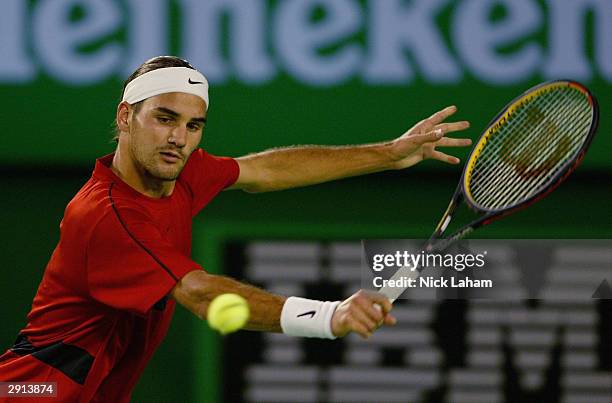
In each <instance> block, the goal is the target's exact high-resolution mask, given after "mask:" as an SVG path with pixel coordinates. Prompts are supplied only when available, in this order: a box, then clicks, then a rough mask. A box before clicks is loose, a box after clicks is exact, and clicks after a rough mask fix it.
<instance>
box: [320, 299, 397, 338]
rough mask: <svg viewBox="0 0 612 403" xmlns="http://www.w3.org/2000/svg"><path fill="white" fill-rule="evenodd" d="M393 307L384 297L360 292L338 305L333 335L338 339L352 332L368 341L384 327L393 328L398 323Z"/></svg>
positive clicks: (334, 317) (333, 317) (333, 322)
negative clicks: (377, 330)
mask: <svg viewBox="0 0 612 403" xmlns="http://www.w3.org/2000/svg"><path fill="white" fill-rule="evenodd" d="M392 308H393V306H392V305H391V302H389V300H388V299H387V297H385V296H384V295H382V294H380V293H378V292H374V291H366V290H359V291H357V292H356V293H355V294H353V295H351V296H350V297H349V298H347V299H345V300H344V301H342V303H340V305H338V307H337V308H336V311H335V312H334V315H333V316H332V323H331V326H332V333H333V334H334V336H336V337H343V336H346V335H347V334H348V333H350V332H355V333H357V334H359V335H360V336H361V337H363V338H364V339H368V338H369V337H370V336H372V334H373V333H374V331H376V329H378V328H379V327H380V326H382V325H387V326H393V325H395V323H396V322H397V320H396V319H395V317H393V316H392V315H391V314H390V312H391V309H392Z"/></svg>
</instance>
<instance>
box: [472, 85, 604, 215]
mask: <svg viewBox="0 0 612 403" xmlns="http://www.w3.org/2000/svg"><path fill="white" fill-rule="evenodd" d="M591 119H592V109H591V106H590V103H589V101H588V99H587V98H586V96H585V95H584V94H583V93H582V92H581V91H580V90H578V89H575V88H573V87H567V86H558V87H553V88H551V89H548V90H545V91H543V93H540V94H538V95H537V96H534V97H532V98H529V99H527V100H525V101H523V104H522V105H520V106H519V107H518V108H516V109H515V110H514V111H513V112H512V113H511V114H510V115H509V117H508V118H507V120H506V121H505V122H502V123H501V124H500V125H499V127H497V128H496V129H494V130H495V131H494V132H492V133H491V134H490V135H489V138H488V141H487V142H486V143H485V144H484V145H483V146H482V147H481V150H480V153H479V154H478V155H477V156H476V160H475V164H474V166H473V167H472V169H471V173H470V172H468V174H469V176H468V180H469V187H470V193H471V198H472V199H473V201H474V202H475V203H476V204H477V205H479V206H482V207H484V208H486V209H503V208H505V207H508V206H511V205H514V204H516V203H519V202H520V201H522V200H525V199H527V198H529V197H530V196H531V195H533V194H535V193H537V192H538V191H539V190H540V189H541V188H542V187H543V186H546V185H548V183H549V182H550V181H551V180H552V179H553V178H554V177H555V175H556V174H557V173H558V172H559V171H560V170H561V169H562V168H563V167H564V165H565V163H566V162H567V161H568V160H569V159H571V158H572V157H573V156H574V155H575V154H576V153H577V152H578V150H579V149H580V148H581V146H582V144H583V143H584V141H585V140H586V137H587V135H588V132H589V128H590V124H591Z"/></svg>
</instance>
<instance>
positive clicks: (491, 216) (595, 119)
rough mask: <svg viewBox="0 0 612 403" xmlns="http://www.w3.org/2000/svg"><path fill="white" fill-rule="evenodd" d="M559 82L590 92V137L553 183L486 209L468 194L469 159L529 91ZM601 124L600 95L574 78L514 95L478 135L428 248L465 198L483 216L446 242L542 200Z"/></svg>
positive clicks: (578, 159) (583, 151)
mask: <svg viewBox="0 0 612 403" xmlns="http://www.w3.org/2000/svg"><path fill="white" fill-rule="evenodd" d="M559 83H566V84H567V85H568V86H571V87H574V88H577V89H578V90H580V91H581V92H583V93H585V94H586V95H587V99H588V100H589V102H590V104H591V106H592V108H591V110H592V114H593V115H592V120H591V127H590V128H589V133H588V134H587V137H586V139H585V141H584V142H583V144H582V146H581V147H580V149H579V150H578V151H577V155H576V156H575V157H573V158H572V159H570V160H569V161H567V162H566V164H565V165H564V166H563V167H561V169H559V172H557V173H556V174H555V176H554V177H553V178H552V179H551V181H550V184H549V185H547V186H546V187H543V188H542V189H541V190H540V191H538V192H536V193H535V194H533V195H532V196H530V197H528V198H527V199H525V200H523V201H521V202H519V203H516V204H515V205H512V206H510V207H506V208H503V209H487V208H483V207H482V206H479V205H477V204H476V203H475V202H474V201H473V200H472V199H471V198H470V197H469V195H468V194H469V192H467V191H466V183H467V178H466V175H467V172H468V170H469V167H470V163H471V161H472V158H473V157H474V155H475V154H476V153H477V152H480V150H479V149H478V146H479V145H480V143H481V140H482V139H483V138H484V137H485V136H487V135H488V134H489V132H490V131H491V128H492V127H494V126H495V125H496V124H497V123H498V122H499V121H500V119H501V118H502V117H503V116H504V115H505V114H506V113H507V112H508V111H509V110H511V109H512V108H514V107H515V106H516V105H517V104H518V103H519V102H520V101H521V100H522V99H524V98H526V97H529V96H530V95H532V94H534V93H537V92H538V91H541V90H542V89H544V88H545V87H548V86H551V85H555V84H559ZM598 126H599V105H598V103H597V99H596V98H595V96H594V95H593V94H592V93H591V92H590V91H589V90H588V88H586V87H585V86H584V85H582V84H580V83H578V82H576V81H573V80H552V81H547V82H544V83H541V84H539V85H536V86H534V87H531V88H530V89H528V90H527V91H525V92H523V93H522V94H521V95H519V96H517V97H516V98H514V99H513V100H512V101H510V102H509V103H508V104H507V105H506V106H505V107H504V108H503V109H502V110H501V112H499V113H498V114H497V116H495V117H494V118H493V119H491V121H490V122H489V124H488V125H487V126H486V128H485V130H484V131H483V134H482V135H481V136H480V138H479V139H478V141H477V142H476V145H475V146H474V148H473V149H472V151H471V152H470V155H469V157H468V159H467V163H466V165H465V167H464V168H463V172H462V174H461V180H460V181H459V184H458V185H457V189H456V190H455V193H454V194H453V197H452V198H451V201H450V203H449V205H448V207H447V208H446V211H445V212H444V214H443V215H442V218H441V219H440V221H439V223H438V225H437V226H436V229H435V231H434V232H433V234H432V235H431V237H430V238H429V241H428V243H427V248H428V249H429V250H431V249H432V248H434V243H435V240H437V239H440V238H441V237H442V235H443V234H444V232H445V231H446V228H447V227H448V225H449V223H450V221H451V220H452V214H453V213H454V212H455V210H456V209H457V206H458V205H459V204H460V203H461V202H462V201H463V202H465V204H467V205H468V207H470V209H472V210H474V211H476V212H478V213H484V214H483V215H482V216H481V217H479V218H477V219H475V220H474V221H472V222H471V223H469V224H467V225H465V226H464V227H462V228H461V229H459V230H457V231H455V232H454V233H453V235H451V236H449V237H448V238H446V239H445V242H444V244H445V246H448V245H450V244H451V243H453V242H454V241H456V240H459V239H461V238H463V237H465V236H466V235H468V234H469V233H470V232H472V231H474V230H475V229H476V228H479V227H482V226H484V225H487V224H490V223H491V222H493V221H495V220H498V219H500V218H502V217H505V216H508V215H510V214H512V213H514V212H516V211H519V210H522V209H524V208H526V207H528V206H530V205H532V204H533V203H535V202H537V201H539V200H542V199H543V198H544V197H546V196H548V195H549V194H550V193H551V192H552V191H553V190H555V189H556V188H557V187H558V186H559V185H560V184H561V183H563V181H565V179H567V177H568V176H569V175H570V174H571V173H572V172H573V171H574V170H575V169H576V168H577V167H578V165H580V163H581V162H582V160H583V158H584V156H585V154H586V151H587V150H588V148H589V146H590V145H591V142H592V141H593V137H594V136H595V133H596V131H597V128H598ZM435 249H436V250H439V249H440V247H439V246H438V247H435Z"/></svg>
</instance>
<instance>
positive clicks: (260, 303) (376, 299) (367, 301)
mask: <svg viewBox="0 0 612 403" xmlns="http://www.w3.org/2000/svg"><path fill="white" fill-rule="evenodd" d="M225 293H235V294H239V295H241V296H242V297H244V298H245V299H246V300H247V302H248V304H249V307H250V310H251V315H250V318H249V322H248V323H247V325H246V327H245V328H246V329H248V330H260V331H268V332H281V331H282V328H281V312H282V310H283V306H284V305H285V303H286V301H287V298H286V297H283V296H280V295H275V294H271V293H269V292H267V291H264V290H262V289H259V288H257V287H253V286H250V285H247V284H244V283H241V282H239V281H236V280H234V279H232V278H229V277H225V276H218V275H213V274H208V273H206V272H205V271H203V270H194V271H192V272H190V273H188V274H187V275H185V276H184V277H183V278H182V279H181V280H180V281H179V282H178V283H177V285H176V286H175V287H174V289H173V290H172V297H173V298H174V299H175V300H176V301H177V302H179V303H180V304H181V305H183V306H184V307H186V308H187V309H189V310H190V311H191V312H193V313H194V314H195V315H196V316H198V317H199V318H200V319H206V311H207V309H208V305H209V304H210V302H211V301H212V300H213V299H214V298H215V297H217V296H218V295H221V294H225ZM374 304H378V305H379V306H380V308H382V309H380V310H379V309H377V308H376V307H375V306H374ZM391 308H392V306H391V303H390V302H389V300H388V299H387V298H386V297H385V296H383V295H382V294H379V293H376V292H370V291H363V290H361V291H358V292H356V293H355V294H353V295H352V296H351V297H349V298H347V299H346V300H344V301H342V302H341V303H340V304H339V305H338V306H337V308H336V309H335V311H334V312H333V316H332V317H331V331H332V333H333V335H334V336H336V337H342V336H345V335H346V334H348V333H350V332H355V333H358V334H359V335H360V336H362V337H363V338H368V337H370V336H371V335H372V333H373V332H374V331H375V330H376V329H378V327H380V326H381V325H383V324H385V325H394V324H395V318H394V317H393V316H391V314H390V313H389V312H390V311H391Z"/></svg>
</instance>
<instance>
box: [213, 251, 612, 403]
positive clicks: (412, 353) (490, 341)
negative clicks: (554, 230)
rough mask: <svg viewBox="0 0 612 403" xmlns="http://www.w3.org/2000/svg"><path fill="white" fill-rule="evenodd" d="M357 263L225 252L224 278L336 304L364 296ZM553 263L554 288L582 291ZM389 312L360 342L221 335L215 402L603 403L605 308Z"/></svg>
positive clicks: (609, 350) (510, 303) (596, 263)
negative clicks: (219, 389)
mask: <svg viewBox="0 0 612 403" xmlns="http://www.w3.org/2000/svg"><path fill="white" fill-rule="evenodd" d="M361 254H362V250H361V243H360V242H354V241H350V242H344V241H337V242H335V241H330V242H319V241H260V240H256V241H240V242H231V243H228V244H227V245H226V248H225V273H226V274H228V275H230V276H232V277H235V278H238V279H242V280H244V281H248V282H250V283H254V284H257V285H259V286H262V287H264V288H265V289H267V290H270V291H272V292H276V293H280V294H283V295H298V296H304V297H309V298H315V299H327V300H329V299H338V298H341V297H346V296H348V295H350V294H352V293H353V292H354V291H356V290H357V289H359V288H361V285H362V284H361V278H360V270H359V267H360V265H361ZM611 258H612V256H610V254H608V253H607V252H606V251H603V253H599V254H598V253H594V254H592V255H591V261H590V262H589V265H588V266H589V268H590V270H600V269H601V270H610V268H611V267H612V266H609V265H607V264H608V262H609V261H610V260H609V259H611ZM508 263H509V264H511V262H508ZM551 265H553V268H557V269H558V270H557V271H555V270H553V271H552V272H551V273H552V278H553V279H556V281H557V286H558V288H560V289H563V288H564V287H568V286H569V287H574V288H576V287H578V286H579V284H577V282H576V280H575V279H572V278H571V276H570V277H568V276H567V272H565V273H566V274H565V275H564V274H563V273H564V271H563V267H560V266H559V264H558V262H557V263H555V262H554V261H552V262H551ZM587 277H588V273H587ZM393 312H394V314H395V316H396V317H397V319H398V324H397V325H396V326H395V327H391V328H383V329H380V330H379V331H378V332H377V333H376V334H375V335H374V336H373V337H372V338H371V339H370V340H368V341H364V340H362V339H360V338H359V337H358V336H356V335H350V336H349V337H346V338H344V339H341V340H334V341H329V340H317V339H303V338H294V337H288V336H285V335H282V334H270V333H257V332H238V333H236V334H234V335H231V336H229V337H226V338H225V339H224V357H225V359H224V363H225V367H224V383H223V385H224V386H223V401H228V402H229V401H231V402H258V403H259V402H411V403H417V402H423V403H433V402H453V403H462V402H464V403H479V402H482V403H496V402H500V403H501V402H534V403H536V402H537V403H542V402H566V403H585V402H595V403H599V402H601V403H604V402H606V403H610V402H612V300H610V299H593V298H591V299H579V298H575V299H569V300H566V301H561V300H534V299H531V300H510V299H509V300H492V299H490V300H488V299H473V300H460V299H455V300H422V301H421V300H420V301H409V300H400V301H398V302H397V303H396V304H395V307H394V311H393Z"/></svg>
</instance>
